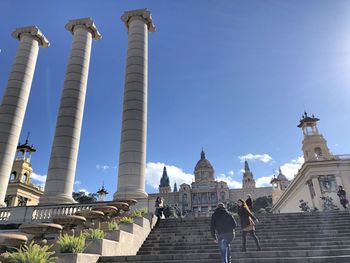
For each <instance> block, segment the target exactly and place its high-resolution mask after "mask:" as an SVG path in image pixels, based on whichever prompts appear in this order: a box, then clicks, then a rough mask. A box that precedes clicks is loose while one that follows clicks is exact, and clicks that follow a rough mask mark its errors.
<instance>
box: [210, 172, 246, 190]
mask: <svg viewBox="0 0 350 263" xmlns="http://www.w3.org/2000/svg"><path fill="white" fill-rule="evenodd" d="M229 173H230V172H229ZM216 180H218V181H224V182H226V183H227V185H228V187H229V188H242V183H241V182H238V181H236V180H234V179H233V178H232V177H231V176H230V175H226V174H220V175H219V176H217V177H216Z"/></svg>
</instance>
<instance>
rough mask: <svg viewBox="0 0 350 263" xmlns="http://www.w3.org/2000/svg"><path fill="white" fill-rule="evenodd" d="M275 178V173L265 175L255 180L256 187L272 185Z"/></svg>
mask: <svg viewBox="0 0 350 263" xmlns="http://www.w3.org/2000/svg"><path fill="white" fill-rule="evenodd" d="M272 178H273V175H270V176H263V177H260V178H258V179H256V180H255V183H256V187H265V186H271V180H272Z"/></svg>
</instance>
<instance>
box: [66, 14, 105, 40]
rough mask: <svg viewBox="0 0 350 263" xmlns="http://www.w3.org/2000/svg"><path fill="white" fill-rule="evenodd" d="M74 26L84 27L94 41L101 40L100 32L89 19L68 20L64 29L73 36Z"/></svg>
mask: <svg viewBox="0 0 350 263" xmlns="http://www.w3.org/2000/svg"><path fill="white" fill-rule="evenodd" d="M76 26H85V27H86V29H87V30H88V31H89V32H90V33H91V34H92V38H94V39H95V40H100V39H101V38H102V36H101V34H100V32H98V29H97V27H96V25H95V23H94V21H93V20H92V19H91V18H90V17H86V18H80V19H73V20H69V22H68V23H67V24H66V26H65V27H66V29H67V30H68V31H70V32H71V33H72V35H73V34H74V27H76Z"/></svg>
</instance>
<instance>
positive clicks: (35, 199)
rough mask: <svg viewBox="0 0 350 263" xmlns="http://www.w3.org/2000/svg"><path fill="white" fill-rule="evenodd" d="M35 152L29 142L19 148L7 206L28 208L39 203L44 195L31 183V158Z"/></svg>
mask: <svg viewBox="0 0 350 263" xmlns="http://www.w3.org/2000/svg"><path fill="white" fill-rule="evenodd" d="M35 151H36V150H35V149H34V147H33V145H31V146H29V145H28V140H26V142H25V143H24V144H22V145H21V144H20V145H18V146H17V154H16V158H15V160H14V162H13V166H12V170H11V175H10V180H9V184H8V187H7V191H6V196H5V203H6V205H7V206H27V205H37V204H38V203H39V198H40V196H42V195H43V189H42V188H41V187H38V186H36V185H33V184H32V182H31V175H32V172H33V168H32V164H31V163H30V158H31V155H32V153H33V152H35Z"/></svg>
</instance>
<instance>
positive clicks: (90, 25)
mask: <svg viewBox="0 0 350 263" xmlns="http://www.w3.org/2000/svg"><path fill="white" fill-rule="evenodd" d="M66 29H67V30H68V31H70V32H71V33H72V35H73V43H72V49H71V54H70V57H69V62H68V67H67V72H66V77H65V81H64V87H63V91H62V97H61V103H60V108H59V113H58V116H57V123H56V130H55V137H54V142H53V145H52V149H51V157H50V162H49V169H48V173H47V179H46V184H45V191H44V195H43V196H42V197H41V198H40V204H61V203H72V202H74V200H73V198H72V192H73V186H74V178H75V170H76V164H77V157H78V149H79V142H80V131H81V126H82V121H83V112H84V104H85V94H86V86H87V80H88V72H89V63H90V52H91V43H92V39H95V40H99V39H101V35H100V33H99V32H98V30H97V28H96V26H95V24H94V22H93V21H92V20H91V19H90V18H83V19H76V20H70V21H69V23H68V24H67V25H66Z"/></svg>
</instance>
